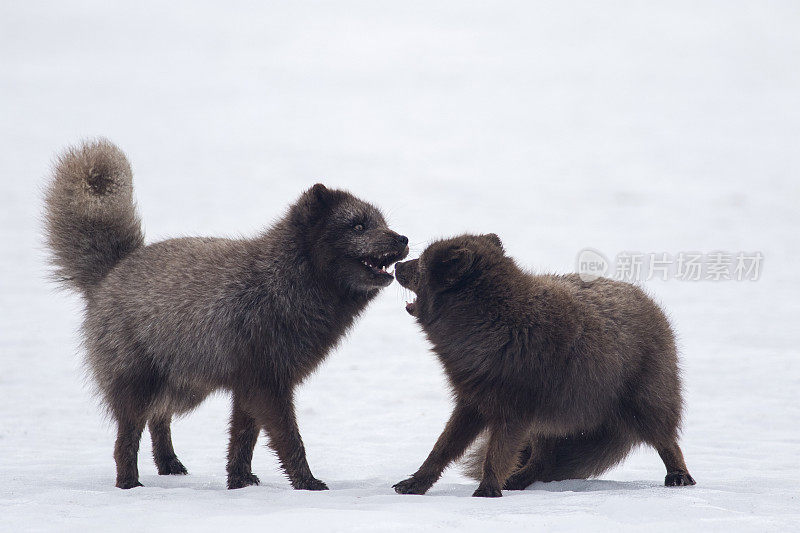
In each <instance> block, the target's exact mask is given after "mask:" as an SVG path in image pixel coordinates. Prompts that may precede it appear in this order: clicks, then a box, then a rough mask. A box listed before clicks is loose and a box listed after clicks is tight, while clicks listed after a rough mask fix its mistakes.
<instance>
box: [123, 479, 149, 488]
mask: <svg viewBox="0 0 800 533" xmlns="http://www.w3.org/2000/svg"><path fill="white" fill-rule="evenodd" d="M117 487H118V488H120V489H133V488H136V487H144V485H142V484H141V483H139V480H138V479H126V480H118V481H117Z"/></svg>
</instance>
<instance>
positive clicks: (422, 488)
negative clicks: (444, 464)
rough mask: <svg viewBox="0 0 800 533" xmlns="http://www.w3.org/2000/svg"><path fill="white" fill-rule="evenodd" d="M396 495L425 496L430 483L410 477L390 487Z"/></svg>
mask: <svg viewBox="0 0 800 533" xmlns="http://www.w3.org/2000/svg"><path fill="white" fill-rule="evenodd" d="M392 488H393V489H394V491H395V492H396V493H397V494H425V493H426V492H428V489H429V488H431V483H430V482H428V481H427V480H424V479H419V478H415V477H413V476H412V477H410V478H408V479H404V480H403V481H400V482H399V483H395V484H394V485H392Z"/></svg>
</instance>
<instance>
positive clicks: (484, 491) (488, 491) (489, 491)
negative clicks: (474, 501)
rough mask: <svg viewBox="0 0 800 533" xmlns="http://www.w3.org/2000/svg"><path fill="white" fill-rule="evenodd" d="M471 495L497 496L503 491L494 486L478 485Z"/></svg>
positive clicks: (482, 496) (481, 496)
mask: <svg viewBox="0 0 800 533" xmlns="http://www.w3.org/2000/svg"><path fill="white" fill-rule="evenodd" d="M472 495H473V496H475V497H478V498H499V497H501V496H502V495H503V493H502V492H501V491H500V489H498V488H496V487H478V489H477V490H476V491H475V492H473V493H472Z"/></svg>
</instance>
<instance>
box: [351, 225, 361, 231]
mask: <svg viewBox="0 0 800 533" xmlns="http://www.w3.org/2000/svg"><path fill="white" fill-rule="evenodd" d="M353 229H354V230H356V231H364V224H356V225H355V226H353Z"/></svg>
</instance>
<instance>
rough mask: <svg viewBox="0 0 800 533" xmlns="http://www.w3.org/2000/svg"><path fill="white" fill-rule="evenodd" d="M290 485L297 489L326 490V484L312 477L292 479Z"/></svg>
mask: <svg viewBox="0 0 800 533" xmlns="http://www.w3.org/2000/svg"><path fill="white" fill-rule="evenodd" d="M292 487H294V488H295V489H297V490H328V485H326V484H325V483H323V482H322V481H320V480H318V479H317V478H313V477H311V478H307V479H301V480H298V481H292Z"/></svg>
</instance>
